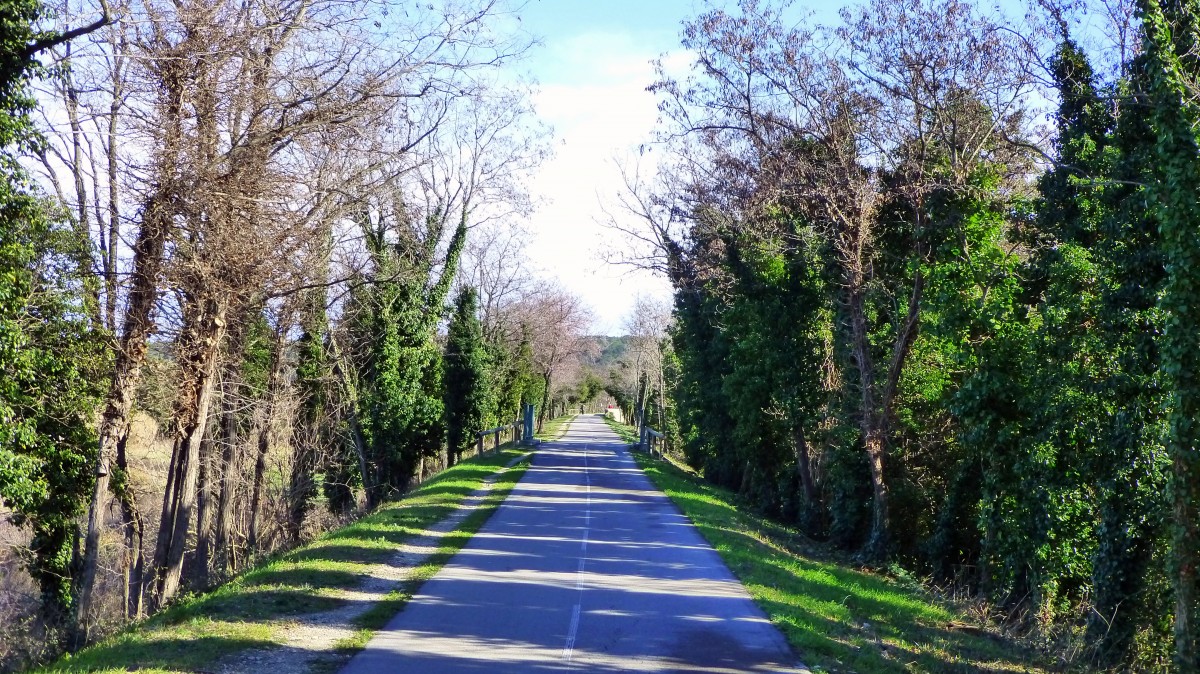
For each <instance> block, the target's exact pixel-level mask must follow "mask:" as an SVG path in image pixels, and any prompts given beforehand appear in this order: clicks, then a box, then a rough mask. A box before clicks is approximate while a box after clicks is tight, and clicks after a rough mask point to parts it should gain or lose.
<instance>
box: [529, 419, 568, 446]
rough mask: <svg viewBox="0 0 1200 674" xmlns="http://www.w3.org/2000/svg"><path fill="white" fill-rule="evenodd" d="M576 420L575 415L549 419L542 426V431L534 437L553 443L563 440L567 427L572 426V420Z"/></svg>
mask: <svg viewBox="0 0 1200 674" xmlns="http://www.w3.org/2000/svg"><path fill="white" fill-rule="evenodd" d="M574 418H575V415H574V414H564V415H562V416H560V417H555V418H553V419H547V420H546V423H544V424H543V425H542V430H541V432H539V433H535V434H534V436H533V437H535V438H537V439H538V440H543V441H545V442H553V441H554V440H557V439H559V438H561V437H562V436H563V435H564V434H566V432H567V426H569V425H570V424H571V420H572V419H574Z"/></svg>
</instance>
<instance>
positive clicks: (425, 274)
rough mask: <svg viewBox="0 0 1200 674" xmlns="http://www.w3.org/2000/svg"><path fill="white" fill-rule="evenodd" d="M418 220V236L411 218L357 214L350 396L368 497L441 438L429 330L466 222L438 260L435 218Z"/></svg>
mask: <svg viewBox="0 0 1200 674" xmlns="http://www.w3.org/2000/svg"><path fill="white" fill-rule="evenodd" d="M424 224H425V225H426V226H427V228H428V229H427V230H426V231H425V232H424V233H423V234H424V236H418V235H417V234H416V230H417V228H416V227H415V226H414V223H410V222H390V221H388V220H387V219H385V218H382V217H381V218H379V219H378V220H376V221H372V220H371V217H370V216H369V215H368V214H366V213H364V214H363V216H362V222H361V227H362V230H363V233H364V234H365V236H366V239H367V248H368V250H369V252H370V253H371V257H372V262H373V263H374V268H373V269H372V270H371V277H370V278H369V283H367V284H364V285H363V286H362V287H361V288H360V291H359V292H358V294H357V295H356V296H355V298H354V299H355V314H354V317H353V319H352V321H353V325H352V327H351V330H352V333H353V334H354V341H355V343H356V345H357V347H358V348H357V351H358V353H359V354H360V355H359V356H358V360H359V370H360V373H361V374H360V379H361V390H360V392H359V399H358V402H359V405H360V415H361V417H360V418H361V423H362V434H363V440H364V444H365V447H364V449H365V452H366V454H367V457H366V458H367V470H368V471H369V472H370V473H371V474H370V475H364V476H362V481H363V485H364V487H366V489H367V490H368V491H369V493H370V496H369V500H370V501H371V502H378V501H379V500H380V499H382V498H384V497H386V496H388V495H390V494H394V493H397V492H403V491H404V490H405V489H407V488H408V486H409V481H410V480H411V479H412V477H413V475H414V474H415V472H416V470H417V466H418V462H419V461H420V460H421V459H422V457H425V456H432V455H435V454H436V453H437V452H439V451H440V450H441V448H442V442H443V440H444V437H445V427H444V426H443V403H442V362H441V360H442V351H441V348H439V346H438V344H437V341H436V330H437V325H438V322H439V321H440V320H441V317H442V315H443V306H444V304H445V300H446V295H447V293H448V292H449V289H450V283H451V281H452V279H453V275H454V270H455V269H456V268H457V266H458V256H459V254H460V253H461V251H462V247H463V243H464V241H465V240H466V233H467V228H466V221H465V219H464V220H463V221H461V222H459V223H458V226H457V228H456V230H455V232H454V236H453V239H452V240H451V242H450V247H449V251H448V252H447V254H446V257H445V258H444V259H440V258H439V256H438V255H437V252H438V251H437V249H438V245H439V243H440V242H441V237H440V236H439V235H438V233H439V232H440V229H439V227H438V223H436V222H433V221H430V222H427V223H424ZM439 261H440V262H441V263H442V264H441V265H439Z"/></svg>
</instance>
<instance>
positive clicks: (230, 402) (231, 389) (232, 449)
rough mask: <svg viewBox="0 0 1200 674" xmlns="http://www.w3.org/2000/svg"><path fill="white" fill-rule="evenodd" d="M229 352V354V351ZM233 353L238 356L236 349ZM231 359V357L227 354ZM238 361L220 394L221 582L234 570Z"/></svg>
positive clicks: (218, 536) (228, 371)
mask: <svg viewBox="0 0 1200 674" xmlns="http://www.w3.org/2000/svg"><path fill="white" fill-rule="evenodd" d="M231 351H232V350H231ZM236 353H238V354H240V353H241V350H240V349H239V350H238V351H237V352H236ZM230 355H231V356H232V353H231V354H230ZM240 362H241V359H240V357H231V358H230V360H229V361H228V363H233V364H234V365H232V366H231V365H229V364H227V365H226V376H225V377H224V378H223V386H224V390H223V391H222V393H221V494H220V497H219V500H218V503H217V523H216V527H215V529H216V530H215V531H214V534H213V537H214V539H215V541H214V547H215V548H216V555H217V559H216V564H215V568H216V569H217V571H218V572H219V573H220V575H221V577H222V578H227V577H229V575H230V574H232V573H233V572H234V571H236V567H235V566H234V558H233V550H232V547H233V499H234V496H235V495H236V492H237V471H238V464H239V463H241V462H240V461H239V460H238V458H239V452H238V451H237V450H238V447H239V442H238V440H239V439H238V432H237V411H236V407H235V405H236V401H237V394H236V392H235V390H236V380H235V378H236V377H237V374H236V373H235V371H236V370H237V369H238V365H240Z"/></svg>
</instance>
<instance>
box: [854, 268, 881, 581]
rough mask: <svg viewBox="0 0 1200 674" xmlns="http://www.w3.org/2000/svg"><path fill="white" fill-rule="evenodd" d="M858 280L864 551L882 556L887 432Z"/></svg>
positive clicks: (856, 332) (870, 555)
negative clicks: (867, 517) (866, 492)
mask: <svg viewBox="0 0 1200 674" xmlns="http://www.w3.org/2000/svg"><path fill="white" fill-rule="evenodd" d="M856 280H857V282H855V283H851V284H850V290H849V293H850V295H849V305H850V306H849V308H850V334H851V339H852V340H853V354H854V360H855V365H856V366H857V367H858V376H859V385H860V388H861V396H862V397H861V405H860V412H859V417H860V420H859V424H860V426H859V428H860V431H861V433H862V439H863V450H864V451H865V452H866V454H867V465H868V467H869V468H870V476H871V494H872V499H871V533H870V536H869V538H868V539H867V543H866V545H865V546H864V547H863V550H862V555H863V557H864V558H865V559H869V560H880V559H883V558H884V557H885V556H886V555H887V550H888V546H889V541H888V536H889V534H890V522H889V513H888V488H887V482H886V480H885V479H884V471H883V468H884V466H883V459H884V457H883V455H884V434H883V428H882V427H881V424H880V422H879V410H878V409H877V407H876V402H875V376H874V367H875V365H874V363H873V362H872V359H871V353H870V347H871V345H870V342H869V339H870V336H869V334H868V330H867V317H866V313H865V311H864V308H863V302H864V297H863V295H864V292H865V288H864V287H863V282H862V281H863V280H862V278H861V276H859V277H858V278H857V279H856Z"/></svg>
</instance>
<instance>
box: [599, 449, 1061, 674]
mask: <svg viewBox="0 0 1200 674" xmlns="http://www.w3.org/2000/svg"><path fill="white" fill-rule="evenodd" d="M618 430H619V429H618ZM634 458H636V459H637V462H638V465H640V466H641V467H642V468H643V469H644V470H645V471H646V474H647V475H648V476H649V477H650V479H651V480H652V481H653V482H654V484H655V485H657V486H658V488H659V489H661V490H662V491H664V492H665V493H666V494H667V495H668V496H670V498H671V500H673V501H674V502H675V504H676V505H677V506H678V507H679V508H680V509H681V510H682V511H683V513H684V514H685V515H687V516H688V517H689V518H690V519H691V520H692V522H694V523H695V525H696V527H697V528H698V529H699V530H700V533H701V534H703V536H704V537H705V538H706V539H707V540H708V542H709V543H711V544H712V545H713V547H715V548H716V549H717V552H718V553H720V555H721V558H722V559H724V560H725V563H726V565H728V566H729V568H730V569H731V570H732V571H733V573H734V575H736V576H737V577H738V579H739V580H741V582H742V584H743V585H745V587H746V589H747V590H748V591H749V592H750V595H751V596H752V597H753V598H754V600H755V601H756V602H757V603H758V605H759V606H760V607H762V609H763V610H764V611H765V612H766V614H767V615H768V616H769V617H770V619H771V622H773V623H774V624H775V625H776V626H778V627H779V628H780V629H781V630H782V631H783V633H784V634H785V635H786V637H787V639H788V641H789V642H790V643H791V644H792V647H793V648H794V649H795V650H796V652H797V654H798V655H799V656H800V659H801V660H802V661H803V662H804V663H805V664H807V665H808V666H809V667H811V668H812V670H813V671H814V672H829V673H831V674H832V673H835V672H837V673H842V672H847V673H848V672H855V673H857V674H875V673H882V672H887V673H893V672H895V673H900V672H930V673H934V672H936V673H938V674H942V673H947V672H962V673H967V672H1044V671H1048V669H1046V668H1043V667H1042V666H1041V665H1039V664H1038V662H1037V659H1036V656H1035V655H1034V654H1032V653H1030V652H1028V651H1025V650H1022V649H1020V648H1018V647H1016V646H1015V645H1013V644H1011V643H1008V642H1006V641H1004V640H1002V639H1001V638H999V637H997V636H994V635H990V634H989V633H987V632H986V631H984V630H981V629H978V628H974V627H972V626H971V625H970V622H969V621H968V620H966V619H964V618H963V616H962V615H959V613H958V612H956V611H955V610H954V609H953V608H951V607H948V606H945V605H943V604H942V603H940V602H939V601H937V600H936V599H935V598H934V597H932V596H931V595H930V594H928V593H927V592H925V591H924V590H923V589H922V588H921V586H920V585H919V584H918V583H917V582H915V581H913V580H908V581H905V580H902V579H893V578H889V577H885V576H882V575H878V574H875V573H869V572H865V571H863V570H859V569H855V568H853V567H852V566H851V565H849V564H847V563H845V561H844V560H839V559H837V556H836V555H834V554H832V553H831V552H830V551H828V550H824V549H822V548H821V547H820V546H818V545H816V544H814V543H812V542H811V541H809V540H808V539H807V538H805V537H804V536H802V535H801V534H799V533H798V532H795V531H792V530H790V529H788V528H787V527H784V526H782V525H780V524H778V523H776V522H773V521H771V520H769V519H766V518H764V517H761V516H758V515H756V514H753V513H751V512H749V511H748V509H743V508H741V507H739V505H738V503H737V496H736V495H735V494H733V493H732V492H729V491H727V490H724V489H720V488H718V487H714V486H712V485H710V484H707V483H705V482H704V481H702V480H701V479H699V478H698V477H696V476H693V475H690V474H689V473H687V472H685V471H684V470H682V469H680V468H679V467H678V466H675V465H673V464H671V463H670V462H666V461H660V460H655V459H652V458H649V457H646V456H644V455H640V454H635V455H634Z"/></svg>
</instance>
